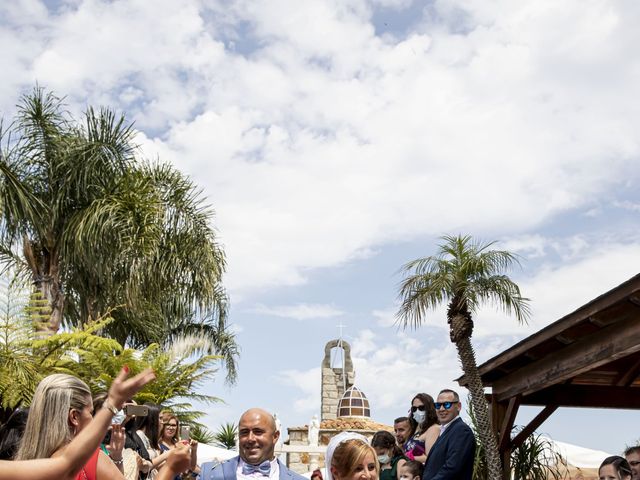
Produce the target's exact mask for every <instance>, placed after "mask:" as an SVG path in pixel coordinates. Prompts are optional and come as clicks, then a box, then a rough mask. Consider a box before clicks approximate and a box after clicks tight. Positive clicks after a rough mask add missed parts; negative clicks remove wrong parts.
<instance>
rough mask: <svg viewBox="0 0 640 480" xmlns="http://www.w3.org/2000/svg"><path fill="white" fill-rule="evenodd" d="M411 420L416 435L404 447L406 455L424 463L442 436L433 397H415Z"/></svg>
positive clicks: (421, 395) (423, 395)
mask: <svg viewBox="0 0 640 480" xmlns="http://www.w3.org/2000/svg"><path fill="white" fill-rule="evenodd" d="M409 419H410V421H411V426H412V427H413V430H414V432H415V433H414V434H413V437H411V438H410V439H409V440H408V441H407V443H405V445H404V451H405V455H406V456H407V458H408V459H409V460H417V461H419V462H420V463H424V462H426V461H427V456H428V455H429V451H430V450H431V447H433V444H434V443H435V442H436V440H437V439H438V436H439V435H440V425H438V415H437V413H436V407H435V405H434V403H433V398H432V397H431V395H428V394H426V393H418V394H417V395H416V396H415V397H413V400H411V409H410V410H409Z"/></svg>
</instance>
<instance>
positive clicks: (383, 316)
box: [371, 308, 397, 327]
mask: <svg viewBox="0 0 640 480" xmlns="http://www.w3.org/2000/svg"><path fill="white" fill-rule="evenodd" d="M396 311H397V309H391V308H389V309H386V310H374V311H373V312H371V315H372V316H373V317H374V318H375V319H376V324H377V325H378V326H380V327H391V326H393V325H396Z"/></svg>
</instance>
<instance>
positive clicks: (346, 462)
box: [326, 432, 380, 480]
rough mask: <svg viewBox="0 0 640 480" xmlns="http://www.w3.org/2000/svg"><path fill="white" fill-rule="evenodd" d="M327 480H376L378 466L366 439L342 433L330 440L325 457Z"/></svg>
mask: <svg viewBox="0 0 640 480" xmlns="http://www.w3.org/2000/svg"><path fill="white" fill-rule="evenodd" d="M326 464H327V480H377V479H378V475H379V473H380V464H379V463H378V458H377V455H376V452H375V450H374V449H373V447H372V446H371V445H369V442H368V441H367V439H366V438H365V437H364V436H362V435H360V434H357V433H351V432H343V433H340V434H338V435H336V436H335V437H333V438H332V439H331V441H330V442H329V445H328V446H327V455H326Z"/></svg>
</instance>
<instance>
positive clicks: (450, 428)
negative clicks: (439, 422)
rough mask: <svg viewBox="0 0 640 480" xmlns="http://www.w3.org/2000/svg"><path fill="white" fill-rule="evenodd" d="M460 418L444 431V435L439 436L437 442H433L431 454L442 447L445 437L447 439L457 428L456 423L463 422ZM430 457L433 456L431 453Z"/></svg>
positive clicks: (454, 420) (455, 419)
mask: <svg viewBox="0 0 640 480" xmlns="http://www.w3.org/2000/svg"><path fill="white" fill-rule="evenodd" d="M459 418H460V417H456V418H454V419H453V420H452V421H451V423H450V424H449V426H448V427H447V428H445V429H444V432H443V433H442V435H439V436H438V438H437V439H436V441H435V442H433V447H431V452H433V451H435V450H437V448H439V447H440V445H441V444H442V443H443V442H444V441H445V437H447V436H448V435H449V434H450V433H451V430H453V429H455V428H456V425H454V423H456V422H459V421H461V420H458V419H459ZM430 456H431V453H429V457H430Z"/></svg>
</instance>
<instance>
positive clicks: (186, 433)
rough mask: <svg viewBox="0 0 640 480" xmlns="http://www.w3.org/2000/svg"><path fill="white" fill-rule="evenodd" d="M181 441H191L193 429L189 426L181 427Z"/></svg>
mask: <svg viewBox="0 0 640 480" xmlns="http://www.w3.org/2000/svg"><path fill="white" fill-rule="evenodd" d="M180 440H191V427H190V426H189V425H183V426H181V427H180Z"/></svg>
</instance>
